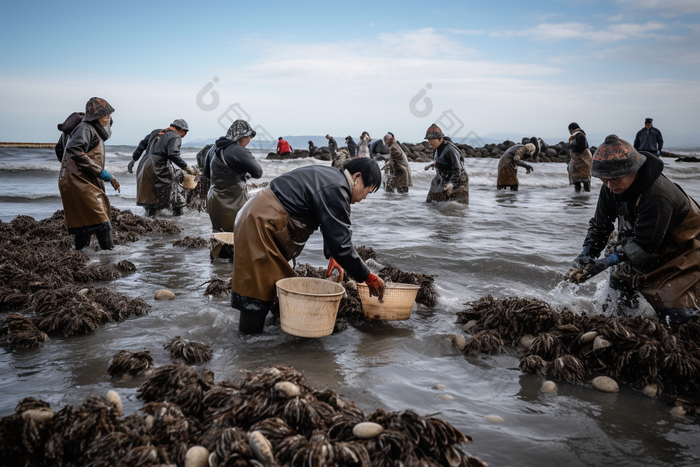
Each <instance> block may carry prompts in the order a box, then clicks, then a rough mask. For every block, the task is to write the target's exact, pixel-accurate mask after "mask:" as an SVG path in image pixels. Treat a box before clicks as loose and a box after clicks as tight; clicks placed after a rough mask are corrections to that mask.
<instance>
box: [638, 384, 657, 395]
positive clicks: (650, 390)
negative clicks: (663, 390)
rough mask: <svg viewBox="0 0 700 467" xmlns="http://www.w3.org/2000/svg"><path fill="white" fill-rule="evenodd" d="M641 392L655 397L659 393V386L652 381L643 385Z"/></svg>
mask: <svg viewBox="0 0 700 467" xmlns="http://www.w3.org/2000/svg"><path fill="white" fill-rule="evenodd" d="M642 392H643V393H644V395H645V396H649V397H656V396H658V395H659V387H658V386H657V385H656V384H654V383H651V384H647V385H646V386H644V389H642Z"/></svg>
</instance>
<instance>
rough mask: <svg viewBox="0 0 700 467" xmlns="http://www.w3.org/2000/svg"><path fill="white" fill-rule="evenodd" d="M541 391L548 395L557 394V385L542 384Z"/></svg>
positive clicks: (553, 383)
mask: <svg viewBox="0 0 700 467" xmlns="http://www.w3.org/2000/svg"><path fill="white" fill-rule="evenodd" d="M540 391H542V392H544V393H547V394H556V392H557V384H556V383H555V382H554V381H545V382H544V383H542V387H541V388H540Z"/></svg>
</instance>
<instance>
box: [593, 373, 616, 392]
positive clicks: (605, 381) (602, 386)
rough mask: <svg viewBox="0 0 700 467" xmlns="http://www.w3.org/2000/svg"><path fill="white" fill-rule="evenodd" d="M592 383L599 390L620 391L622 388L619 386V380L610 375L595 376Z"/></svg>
mask: <svg viewBox="0 0 700 467" xmlns="http://www.w3.org/2000/svg"><path fill="white" fill-rule="evenodd" d="M592 383H593V387H594V388H596V389H598V390H599V391H605V392H618V391H619V390H620V386H618V384H617V381H615V380H614V379H612V378H610V377H608V376H598V377H596V378H593V381H592Z"/></svg>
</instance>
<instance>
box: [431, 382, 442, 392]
mask: <svg viewBox="0 0 700 467" xmlns="http://www.w3.org/2000/svg"><path fill="white" fill-rule="evenodd" d="M431 389H437V390H438V391H439V390H441V389H445V385H444V384H442V383H437V384H436V385H435V386H433V387H432V388H431Z"/></svg>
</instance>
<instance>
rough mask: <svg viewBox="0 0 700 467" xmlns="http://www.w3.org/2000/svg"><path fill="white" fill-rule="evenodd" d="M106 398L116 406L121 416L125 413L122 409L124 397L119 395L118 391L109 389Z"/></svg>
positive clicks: (115, 408)
mask: <svg viewBox="0 0 700 467" xmlns="http://www.w3.org/2000/svg"><path fill="white" fill-rule="evenodd" d="M105 399H106V400H107V402H109V403H110V404H111V405H112V406H113V407H114V410H115V412H117V415H119V416H120V417H121V416H122V415H123V414H124V412H123V409H122V398H121V397H119V394H117V393H116V391H107V395H106V396H105Z"/></svg>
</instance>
